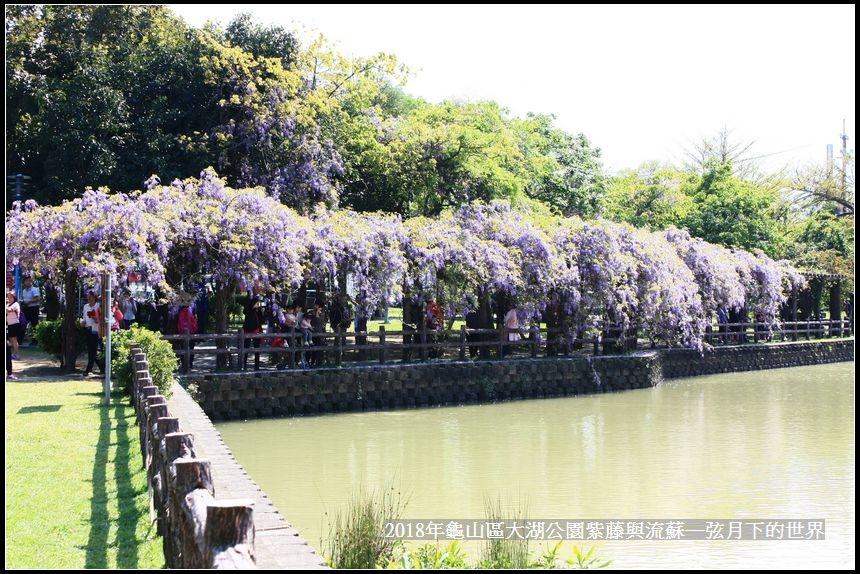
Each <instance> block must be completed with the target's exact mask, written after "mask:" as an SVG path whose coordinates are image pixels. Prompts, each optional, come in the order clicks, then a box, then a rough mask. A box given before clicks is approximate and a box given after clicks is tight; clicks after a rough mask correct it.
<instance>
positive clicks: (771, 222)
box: [682, 163, 779, 254]
mask: <svg viewBox="0 0 860 574" xmlns="http://www.w3.org/2000/svg"><path fill="white" fill-rule="evenodd" d="M687 186H688V187H687V190H688V191H687V193H688V195H690V196H691V198H692V201H693V204H692V207H691V209H690V211H689V213H688V214H687V217H686V218H684V220H683V222H682V223H683V226H684V227H686V228H687V229H688V230H689V231H690V233H691V234H692V235H694V236H696V237H701V238H702V239H704V240H705V241H709V242H711V243H718V244H721V245H729V246H733V247H742V248H744V249H761V250H762V251H764V252H765V253H768V254H773V253H774V252H775V251H777V249H778V246H777V241H778V239H779V234H778V233H777V222H776V220H775V218H774V215H775V209H776V207H777V194H776V192H774V191H772V190H769V189H766V188H761V187H758V186H756V185H754V184H752V183H749V182H746V181H743V180H741V179H739V178H737V177H736V176H735V175H734V174H733V171H732V164H731V163H724V164H721V165H719V166H717V167H715V168H713V169H711V170H709V171H708V172H707V173H705V174H704V175H703V176H701V177H699V178H692V179H691V180H688V182H687Z"/></svg>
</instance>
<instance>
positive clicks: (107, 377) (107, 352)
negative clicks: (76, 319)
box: [105, 273, 113, 405]
mask: <svg viewBox="0 0 860 574" xmlns="http://www.w3.org/2000/svg"><path fill="white" fill-rule="evenodd" d="M105 298H106V299H107V313H105V329H106V331H107V335H106V336H105V405H110V363H111V361H110V357H111V355H110V348H111V345H110V344H111V330H112V329H111V324H110V320H111V317H113V303H112V302H111V288H110V274H109V273H105Z"/></svg>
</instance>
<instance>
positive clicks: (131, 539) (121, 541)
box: [85, 394, 144, 568]
mask: <svg viewBox="0 0 860 574" xmlns="http://www.w3.org/2000/svg"><path fill="white" fill-rule="evenodd" d="M96 408H99V419H100V426H99V440H98V444H97V447H96V457H95V461H94V464H93V478H92V485H93V496H92V499H91V502H90V520H89V525H90V534H89V540H88V541H87V556H86V566H85V567H86V568H107V567H108V559H107V550H108V548H109V547H115V548H116V552H117V555H116V565H115V567H116V568H137V566H138V540H137V525H138V523H139V522H140V520H141V518H142V517H143V514H144V512H143V511H142V510H140V508H139V505H138V504H137V503H136V500H135V498H136V497H137V496H138V495H140V494H142V492H139V491H138V490H136V489H135V487H134V485H133V484H132V476H133V474H134V472H133V471H132V465H133V464H135V462H132V460H131V457H132V456H133V455H132V451H131V448H130V440H131V439H130V437H129V420H131V421H132V422H133V421H134V419H133V415H132V413H131V408H130V407H129V406H128V405H126V404H124V403H123V402H122V397H121V395H120V394H113V395H111V405H110V407H104V406H99V407H96ZM112 423H113V424H112ZM114 424H115V426H114ZM114 429H115V430H116V441H115V442H114V443H111V431H112V430H114ZM111 446H115V447H116V450H115V451H114V458H113V477H112V478H113V480H114V482H115V486H116V506H117V508H118V513H119V516H118V518H117V520H116V524H115V528H116V537H115V539H114V540H113V541H111V542H109V541H108V534H109V531H110V528H111V524H110V522H109V511H108V504H109V502H112V501H111V500H109V499H108V492H107V482H106V481H107V480H108V463H109V462H110V460H109V456H108V455H109V449H110V447H111Z"/></svg>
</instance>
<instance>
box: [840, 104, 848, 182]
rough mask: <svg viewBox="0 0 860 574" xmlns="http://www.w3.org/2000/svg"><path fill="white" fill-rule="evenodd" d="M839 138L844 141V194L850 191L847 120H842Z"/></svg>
mask: <svg viewBox="0 0 860 574" xmlns="http://www.w3.org/2000/svg"><path fill="white" fill-rule="evenodd" d="M839 138H840V139H841V140H842V193H846V192H847V191H848V179H847V177H848V174H847V172H848V134H847V133H845V118H842V134H840V136H839Z"/></svg>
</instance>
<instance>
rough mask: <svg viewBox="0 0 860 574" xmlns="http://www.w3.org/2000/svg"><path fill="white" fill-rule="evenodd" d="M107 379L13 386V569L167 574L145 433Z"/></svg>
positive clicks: (9, 479) (9, 547) (9, 421)
mask: <svg viewBox="0 0 860 574" xmlns="http://www.w3.org/2000/svg"><path fill="white" fill-rule="evenodd" d="M101 384H102V381H101V380H100V379H86V380H69V379H66V380H58V381H26V382H22V381H16V382H11V381H7V382H6V568H39V569H42V568H161V567H163V566H164V558H163V555H162V550H161V539H160V538H159V537H157V536H156V533H155V528H154V527H152V528H151V527H150V525H149V503H148V498H147V487H146V476H145V473H144V471H143V469H142V463H141V456H140V447H139V440H138V430H137V427H136V426H135V421H134V413H133V410H132V408H131V407H129V406H128V405H127V401H126V399H122V402H120V397H119V396H118V395H115V396H113V397H112V398H111V406H110V407H109V408H107V407H102V406H101V405H100V402H99V401H100V398H101V396H102V393H101V389H102V387H101Z"/></svg>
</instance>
